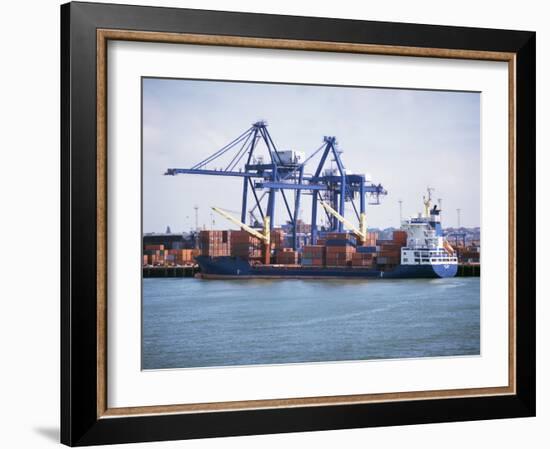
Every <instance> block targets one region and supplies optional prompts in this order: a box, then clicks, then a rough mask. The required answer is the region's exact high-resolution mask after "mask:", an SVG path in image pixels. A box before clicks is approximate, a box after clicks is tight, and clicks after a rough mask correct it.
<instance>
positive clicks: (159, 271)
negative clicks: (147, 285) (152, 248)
mask: <svg viewBox="0 0 550 449" xmlns="http://www.w3.org/2000/svg"><path fill="white" fill-rule="evenodd" d="M198 272H199V266H198V265H185V266H157V267H143V277H144V278H189V277H193V276H195V274H196V273H198Z"/></svg>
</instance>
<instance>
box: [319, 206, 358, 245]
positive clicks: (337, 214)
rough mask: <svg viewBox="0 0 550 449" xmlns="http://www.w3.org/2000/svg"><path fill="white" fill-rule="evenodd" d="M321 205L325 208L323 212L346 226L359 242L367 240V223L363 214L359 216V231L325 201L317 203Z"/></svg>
mask: <svg viewBox="0 0 550 449" xmlns="http://www.w3.org/2000/svg"><path fill="white" fill-rule="evenodd" d="M319 202H320V203H321V205H322V206H323V207H324V208H325V210H326V211H327V212H328V213H329V214H331V215H333V216H334V217H335V218H336V219H337V220H338V221H340V222H341V223H343V224H344V225H345V226H347V227H348V228H349V229H350V231H352V232H353V233H354V234H355V235H356V236H357V237H359V238H360V239H361V240H366V238H367V222H366V217H365V214H364V213H362V214H361V215H360V220H359V221H360V223H359V228H360V229H357V228H356V227H355V226H354V225H353V223H351V222H350V221H348V220H346V219H345V218H344V217H342V216H341V215H340V214H339V213H338V212H337V211H335V210H334V209H333V208H332V207H331V206H330V205H329V204H328V203H327V202H325V201H319Z"/></svg>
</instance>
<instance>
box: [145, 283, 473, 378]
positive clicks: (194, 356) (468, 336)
mask: <svg viewBox="0 0 550 449" xmlns="http://www.w3.org/2000/svg"><path fill="white" fill-rule="evenodd" d="M479 311H480V295H479V278H478V277H464V278H447V279H414V280H410V279H403V280H369V281H364V280H349V279H348V280H323V281H320V280H273V281H270V280H201V279H194V278H171V279H155V278H147V279H143V309H142V368H143V369H161V368H190V367H214V366H229V365H255V364H280V363H305V362H328V361H344V360H373V359H390V358H409V357H441V356H461V355H479V352H480V321H479V313H480V312H479Z"/></svg>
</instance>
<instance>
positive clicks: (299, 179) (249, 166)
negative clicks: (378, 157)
mask: <svg viewBox="0 0 550 449" xmlns="http://www.w3.org/2000/svg"><path fill="white" fill-rule="evenodd" d="M261 146H263V147H264V148H265V149H266V150H267V154H268V157H267V159H264V157H263V156H262V155H261V154H260V153H261V152H262V151H261V150H260V147H261ZM341 153H342V152H341V151H340V150H339V149H338V148H337V142H336V138H335V137H332V136H325V137H324V139H323V143H322V145H321V146H320V147H319V148H317V149H316V150H315V151H314V152H313V153H312V154H311V155H310V156H309V157H307V158H306V157H305V156H304V155H303V153H300V152H296V151H281V150H279V149H278V148H277V146H276V145H275V143H274V141H273V139H272V137H271V135H270V133H269V131H268V130H267V123H266V122H265V121H258V122H256V123H254V124H253V125H252V126H251V127H250V128H248V129H247V130H246V131H245V132H243V133H242V134H241V135H239V136H238V137H237V138H235V139H233V140H232V141H231V142H229V143H228V144H227V145H225V146H223V147H222V148H220V149H219V150H218V151H216V152H215V153H213V154H211V155H210V156H208V157H207V158H205V159H204V160H202V161H200V162H199V163H197V164H195V165H194V166H192V167H191V168H169V169H167V170H166V173H165V175H172V176H173V175H179V174H200V175H213V176H232V177H240V178H242V182H243V187H242V205H241V222H242V223H245V221H246V215H247V206H248V198H249V192H250V193H251V194H252V197H253V200H254V206H253V209H252V210H254V211H255V210H257V211H258V212H259V214H260V216H261V219H262V222H263V223H269V227H270V229H272V228H273V225H274V222H275V219H274V218H275V204H276V201H277V194H278V193H280V195H281V198H282V200H283V203H284V208H285V210H286V213H287V214H288V222H289V223H290V224H291V226H292V234H293V239H292V240H293V247H294V249H297V247H298V238H297V224H298V217H299V213H300V207H301V196H302V194H303V193H306V194H311V195H312V211H311V240H312V243H313V244H315V243H316V241H317V236H318V227H317V208H318V203H319V202H320V201H322V202H325V203H327V204H329V205H330V206H331V207H332V208H333V209H334V210H336V211H337V212H338V214H339V215H340V216H341V217H344V215H345V205H346V203H351V204H352V206H353V210H354V212H355V214H356V216H357V219H358V220H360V221H361V220H362V219H364V217H365V213H366V204H367V196H368V197H369V198H371V199H372V201H371V203H370V204H379V203H380V196H381V195H386V194H387V192H386V190H385V189H384V188H383V187H382V185H381V184H378V185H376V184H373V183H372V182H371V181H370V180H368V179H366V176H365V175H362V174H353V173H352V172H351V171H350V170H348V169H346V168H345V167H344V164H343V162H342V158H341ZM318 154H321V159H320V162H319V164H318V165H317V167H316V169H315V171H314V172H313V173H311V174H310V173H306V171H305V168H306V164H307V163H308V162H310V161H311V160H312V159H313V158H314V157H315V156H316V155H318ZM224 155H225V158H227V159H229V162H228V163H227V162H226V164H224V167H221V168H209V167H212V165H213V164H214V163H215V162H216V161H217V162H218V163H219V161H220V160H223V159H225V158H222V157H223V156H224ZM227 156H229V157H227ZM329 159H330V161H332V162H334V163H335V164H336V168H326V165H327V162H328V161H329ZM243 161H244V166H242V163H243ZM287 191H293V192H294V198H293V204H292V202H291V201H290V198H289V195H287ZM265 197H267V204H266V205H264V206H262V201H263V200H264V198H265ZM357 200H358V201H359V208H357V205H356V201H357ZM327 219H328V222H329V230H331V231H340V232H341V231H342V230H343V223H342V221H341V220H338V219H336V217H335V216H334V215H331V214H329V213H327Z"/></svg>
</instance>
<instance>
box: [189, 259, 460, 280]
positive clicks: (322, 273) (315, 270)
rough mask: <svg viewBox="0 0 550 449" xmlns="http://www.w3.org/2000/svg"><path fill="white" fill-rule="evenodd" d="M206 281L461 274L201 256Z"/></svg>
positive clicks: (445, 269)
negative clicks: (255, 261)
mask: <svg viewBox="0 0 550 449" xmlns="http://www.w3.org/2000/svg"><path fill="white" fill-rule="evenodd" d="M196 261H197V263H198V264H199V266H200V269H201V273H200V276H201V277H202V278H204V279H343V278H345V279H350V278H351V279H418V278H426V279H430V278H447V277H453V276H455V275H456V272H457V265H456V264H448V265H440V264H438V265H435V264H434V265H397V266H396V267H394V268H392V269H390V270H381V269H377V268H361V267H303V266H282V265H250V264H249V263H248V261H246V260H244V259H241V258H239V257H232V256H222V257H209V256H198V257H196Z"/></svg>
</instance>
